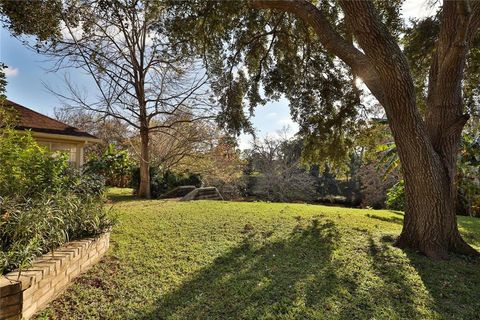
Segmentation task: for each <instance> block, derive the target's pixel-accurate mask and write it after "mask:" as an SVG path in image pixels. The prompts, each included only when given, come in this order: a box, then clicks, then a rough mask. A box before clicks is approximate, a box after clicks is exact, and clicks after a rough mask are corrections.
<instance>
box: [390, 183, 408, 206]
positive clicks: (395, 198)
mask: <svg viewBox="0 0 480 320" xmlns="http://www.w3.org/2000/svg"><path fill="white" fill-rule="evenodd" d="M385 203H386V205H387V208H388V209H392V210H401V211H403V210H405V182H404V181H403V180H400V181H399V182H397V183H396V184H394V185H393V187H391V188H390V189H388V191H387V200H386V202H385Z"/></svg>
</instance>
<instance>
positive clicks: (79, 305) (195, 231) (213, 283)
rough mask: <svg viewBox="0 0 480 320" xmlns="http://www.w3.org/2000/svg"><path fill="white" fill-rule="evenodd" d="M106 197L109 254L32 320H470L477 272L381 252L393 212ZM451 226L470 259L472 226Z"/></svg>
mask: <svg viewBox="0 0 480 320" xmlns="http://www.w3.org/2000/svg"><path fill="white" fill-rule="evenodd" d="M110 193H111V199H113V202H114V207H115V208H116V210H117V211H118V213H119V225H117V226H116V227H115V229H114V231H113V233H112V244H111V249H110V251H109V253H108V254H107V256H106V257H105V258H104V259H103V261H102V262H101V263H100V264H98V265H97V266H96V267H94V268H93V269H91V271H89V272H88V273H87V274H85V275H83V276H81V277H79V278H78V279H77V280H76V281H75V283H74V284H73V285H72V286H71V287H70V288H69V289H68V290H67V291H66V292H65V293H64V294H63V295H62V296H61V297H59V298H58V299H57V300H56V301H55V302H54V303H52V304H51V306H50V307H49V308H48V309H46V310H45V311H43V312H42V313H41V315H39V317H38V318H39V319H42V318H48V319H50V318H52V319H188V320H191V319H349V320H350V319H479V317H480V313H479V311H480V268H479V267H480V263H479V262H478V261H477V260H470V259H468V258H462V257H454V258H452V259H450V260H448V261H431V260H428V259H427V258H425V257H423V256H421V255H418V254H416V253H413V252H405V251H402V250H400V249H397V248H395V247H392V239H393V237H394V236H396V235H398V233H399V232H400V229H401V223H402V214H401V213H399V212H392V211H380V210H379V211H377V210H359V209H345V208H337V207H325V206H317V205H303V204H284V203H278V204H277V203H239V202H214V201H195V202H173V201H160V200H151V201H141V200H137V199H134V198H133V197H131V196H129V191H128V190H127V191H126V190H119V189H112V190H111V191H110ZM460 226H461V230H462V233H463V234H464V235H465V237H466V239H467V240H468V241H469V242H470V243H471V244H472V245H474V246H475V247H476V248H478V249H480V219H474V218H464V217H462V218H460Z"/></svg>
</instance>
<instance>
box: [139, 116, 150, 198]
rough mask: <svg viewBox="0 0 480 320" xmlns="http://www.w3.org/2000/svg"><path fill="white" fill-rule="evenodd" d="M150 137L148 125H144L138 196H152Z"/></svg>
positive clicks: (141, 137) (141, 139)
mask: <svg viewBox="0 0 480 320" xmlns="http://www.w3.org/2000/svg"><path fill="white" fill-rule="evenodd" d="M149 139H150V137H149V134H148V127H146V126H145V125H142V126H141V128H140V141H141V148H140V149H141V150H140V185H139V187H138V196H139V197H140V198H146V199H150V198H151V193H150V153H149Z"/></svg>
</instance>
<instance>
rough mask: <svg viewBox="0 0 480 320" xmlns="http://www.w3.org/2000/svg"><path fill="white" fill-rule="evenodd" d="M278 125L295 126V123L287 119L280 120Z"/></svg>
mask: <svg viewBox="0 0 480 320" xmlns="http://www.w3.org/2000/svg"><path fill="white" fill-rule="evenodd" d="M278 123H279V124H281V125H293V124H295V122H294V121H293V120H292V118H290V117H285V118H282V119H280V120H278Z"/></svg>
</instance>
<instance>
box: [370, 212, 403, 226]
mask: <svg viewBox="0 0 480 320" xmlns="http://www.w3.org/2000/svg"><path fill="white" fill-rule="evenodd" d="M367 217H369V218H372V219H377V220H381V221H385V222H392V223H396V224H403V218H398V217H383V216H379V215H376V214H367Z"/></svg>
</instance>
